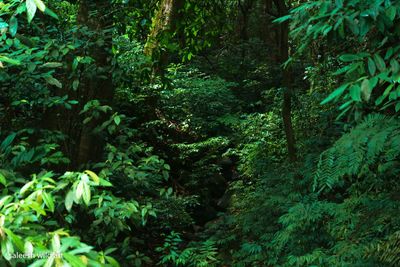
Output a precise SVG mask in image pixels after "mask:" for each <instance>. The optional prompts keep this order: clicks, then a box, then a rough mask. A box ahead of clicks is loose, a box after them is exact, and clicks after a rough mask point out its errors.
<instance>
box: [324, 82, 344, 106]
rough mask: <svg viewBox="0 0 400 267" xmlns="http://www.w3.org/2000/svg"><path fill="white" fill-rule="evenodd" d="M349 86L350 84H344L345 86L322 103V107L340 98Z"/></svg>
mask: <svg viewBox="0 0 400 267" xmlns="http://www.w3.org/2000/svg"><path fill="white" fill-rule="evenodd" d="M348 86H349V85H348V84H344V85H342V86H340V87H339V88H337V89H336V90H335V91H333V92H332V93H331V94H330V95H329V96H328V97H327V98H325V99H324V100H323V101H322V102H321V105H325V104H327V103H329V102H330V101H332V100H333V99H335V98H338V97H340V96H341V95H342V94H343V92H344V91H345V90H346V88H347V87H348Z"/></svg>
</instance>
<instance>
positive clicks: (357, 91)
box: [350, 85, 361, 102]
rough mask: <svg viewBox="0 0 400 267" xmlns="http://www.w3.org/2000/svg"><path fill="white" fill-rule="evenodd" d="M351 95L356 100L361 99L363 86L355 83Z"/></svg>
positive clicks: (351, 88)
mask: <svg viewBox="0 0 400 267" xmlns="http://www.w3.org/2000/svg"><path fill="white" fill-rule="evenodd" d="M350 96H351V99H353V100H354V101H357V102H360V101H361V88H360V86H359V85H353V86H352V87H350Z"/></svg>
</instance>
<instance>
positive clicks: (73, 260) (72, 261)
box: [63, 253, 85, 267]
mask: <svg viewBox="0 0 400 267" xmlns="http://www.w3.org/2000/svg"><path fill="white" fill-rule="evenodd" d="M63 257H64V258H65V259H66V260H67V261H68V262H69V263H70V264H71V266H73V267H75V266H85V265H84V263H83V262H82V260H81V259H80V258H79V257H77V256H75V255H72V254H69V253H63Z"/></svg>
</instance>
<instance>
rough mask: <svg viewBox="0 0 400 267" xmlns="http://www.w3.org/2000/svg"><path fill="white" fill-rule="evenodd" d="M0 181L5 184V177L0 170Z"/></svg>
mask: <svg viewBox="0 0 400 267" xmlns="http://www.w3.org/2000/svg"><path fill="white" fill-rule="evenodd" d="M0 183H1V184H2V185H4V186H6V185H7V180H6V177H5V176H4V175H3V174H2V173H1V172H0Z"/></svg>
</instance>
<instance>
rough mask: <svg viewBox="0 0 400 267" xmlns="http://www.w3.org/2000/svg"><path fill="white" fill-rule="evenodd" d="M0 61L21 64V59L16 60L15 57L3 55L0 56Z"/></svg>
mask: <svg viewBox="0 0 400 267" xmlns="http://www.w3.org/2000/svg"><path fill="white" fill-rule="evenodd" d="M0 61H3V62H6V63H10V64H11V65H21V61H19V60H16V59H11V58H9V57H5V56H0Z"/></svg>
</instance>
